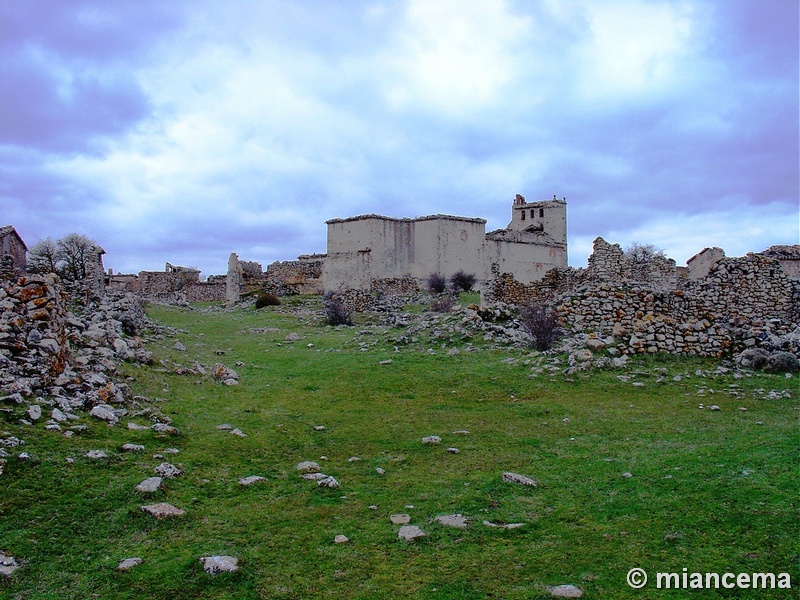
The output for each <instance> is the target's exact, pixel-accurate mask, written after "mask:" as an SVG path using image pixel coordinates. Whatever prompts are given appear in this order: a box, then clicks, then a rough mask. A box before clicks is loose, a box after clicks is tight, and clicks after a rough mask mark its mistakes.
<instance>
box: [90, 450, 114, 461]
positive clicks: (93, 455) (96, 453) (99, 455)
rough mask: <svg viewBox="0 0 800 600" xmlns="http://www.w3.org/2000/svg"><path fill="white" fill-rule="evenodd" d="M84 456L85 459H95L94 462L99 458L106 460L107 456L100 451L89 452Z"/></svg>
mask: <svg viewBox="0 0 800 600" xmlns="http://www.w3.org/2000/svg"><path fill="white" fill-rule="evenodd" d="M84 456H85V457H86V458H92V459H95V460H98V459H101V458H108V454H106V453H105V452H103V451H102V450H89V451H88V452H87V453H86V454H84Z"/></svg>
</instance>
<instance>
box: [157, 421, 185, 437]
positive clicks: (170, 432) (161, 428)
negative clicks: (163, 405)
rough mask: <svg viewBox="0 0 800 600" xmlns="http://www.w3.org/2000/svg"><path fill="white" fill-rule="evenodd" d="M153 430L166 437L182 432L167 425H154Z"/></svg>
mask: <svg viewBox="0 0 800 600" xmlns="http://www.w3.org/2000/svg"><path fill="white" fill-rule="evenodd" d="M151 429H152V430H153V431H155V432H156V433H164V434H166V435H180V434H181V432H180V431H179V430H178V429H177V428H175V427H173V426H172V425H168V424H167V423H154V424H153V426H152V427H151Z"/></svg>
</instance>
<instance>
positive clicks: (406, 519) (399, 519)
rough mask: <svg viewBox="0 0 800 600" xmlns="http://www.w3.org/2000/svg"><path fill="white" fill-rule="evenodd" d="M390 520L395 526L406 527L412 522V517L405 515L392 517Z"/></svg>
mask: <svg viewBox="0 0 800 600" xmlns="http://www.w3.org/2000/svg"><path fill="white" fill-rule="evenodd" d="M389 520H390V521H391V522H392V523H393V524H395V525H406V524H408V523H410V522H411V516H410V515H407V514H405V513H400V514H396V515H390V516H389Z"/></svg>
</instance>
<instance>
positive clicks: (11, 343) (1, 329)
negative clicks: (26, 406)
mask: <svg viewBox="0 0 800 600" xmlns="http://www.w3.org/2000/svg"><path fill="white" fill-rule="evenodd" d="M66 324H67V308H66V293H65V292H64V291H63V289H62V288H61V286H60V285H59V282H58V278H57V277H56V276H55V275H53V274H47V275H41V276H39V275H37V276H30V277H19V278H12V279H5V278H2V279H0V367H2V368H0V377H1V378H2V379H3V380H2V381H0V385H2V386H3V387H5V386H13V384H15V383H17V384H19V383H20V382H22V381H23V380H25V379H28V378H32V377H36V378H40V379H41V380H42V381H44V382H45V384H49V383H50V382H51V381H52V380H53V379H55V377H57V376H58V375H59V374H60V373H62V372H63V371H64V368H65V366H66V363H67V358H68V354H69V348H68V344H67V333H66V331H67V330H66Z"/></svg>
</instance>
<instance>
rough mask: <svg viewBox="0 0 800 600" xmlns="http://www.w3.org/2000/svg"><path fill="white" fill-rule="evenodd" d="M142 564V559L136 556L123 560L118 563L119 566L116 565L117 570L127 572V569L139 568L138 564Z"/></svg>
mask: <svg viewBox="0 0 800 600" xmlns="http://www.w3.org/2000/svg"><path fill="white" fill-rule="evenodd" d="M142 562H143V561H142V559H141V558H139V557H138V556H134V557H133V558H125V559H123V560H121V561H119V564H118V565H117V570H118V571H127V570H129V569H132V568H133V567H137V566H139V565H140V564H142Z"/></svg>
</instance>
